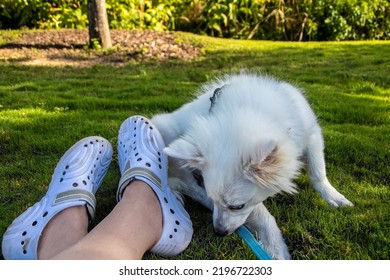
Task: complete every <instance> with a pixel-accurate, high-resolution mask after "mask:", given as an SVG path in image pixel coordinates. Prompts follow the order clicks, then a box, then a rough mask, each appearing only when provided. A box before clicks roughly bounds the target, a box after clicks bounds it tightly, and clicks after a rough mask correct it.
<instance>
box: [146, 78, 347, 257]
mask: <svg viewBox="0 0 390 280" xmlns="http://www.w3.org/2000/svg"><path fill="white" fill-rule="evenodd" d="M216 89H217V90H216ZM215 92H219V94H218V93H217V94H214V93H215ZM201 93H202V94H201V95H199V96H198V98H197V99H195V100H194V101H192V102H190V103H188V104H186V105H184V106H183V107H181V108H180V109H178V110H177V111H175V112H173V113H169V114H161V115H156V116H154V117H153V119H152V122H153V123H154V124H155V125H156V126H157V127H158V129H159V130H160V132H161V134H162V136H163V138H164V140H165V142H166V144H167V145H168V146H167V148H165V150H164V152H165V153H166V154H168V155H169V156H170V166H169V171H170V177H173V178H177V179H179V180H176V181H175V182H176V183H172V187H173V189H175V190H177V191H179V192H181V193H183V194H185V195H188V196H190V197H192V198H193V199H195V200H197V201H199V202H200V203H202V204H203V205H205V206H206V207H208V208H210V209H211V210H212V211H213V226H214V230H215V232H216V233H218V234H219V235H226V234H230V233H232V232H233V231H234V230H236V229H237V228H238V227H239V226H241V225H242V224H245V225H246V226H247V227H249V228H250V229H251V230H252V231H253V232H254V233H255V234H256V235H257V237H258V238H259V241H260V242H261V243H262V244H263V246H264V247H265V249H266V250H267V251H268V252H269V253H270V254H271V255H272V256H273V257H274V258H278V259H289V258H290V254H289V252H288V249H287V246H286V244H285V242H284V240H283V237H282V235H281V232H280V230H279V229H278V227H277V225H276V222H275V219H274V218H273V216H272V215H271V214H270V213H269V212H268V210H267V209H266V208H265V206H264V205H263V203H262V202H263V201H264V200H265V199H267V198H268V197H270V196H273V195H275V194H277V193H281V192H285V193H294V192H296V186H295V184H294V178H296V176H297V175H298V174H299V172H300V170H301V167H302V165H303V161H305V163H306V167H307V170H308V173H309V177H310V180H311V183H312V185H313V187H314V189H315V190H316V191H318V192H319V193H320V194H321V196H322V197H323V198H324V199H325V200H326V201H327V202H328V203H329V204H330V205H332V206H334V207H338V206H342V205H352V203H351V202H349V201H348V200H347V199H346V198H345V197H344V196H343V195H342V194H340V193H339V192H338V191H337V190H336V189H335V188H333V187H332V186H331V184H330V183H329V181H328V179H327V177H326V172H325V162H324V154H323V149H324V146H323V138H322V134H321V129H320V127H319V125H318V123H317V120H316V117H315V115H314V113H313V111H312V110H311V109H310V106H309V104H308V103H307V101H306V99H305V98H304V97H303V95H302V93H301V92H300V91H299V90H298V89H297V88H295V87H293V86H292V85H290V84H288V83H285V82H280V81H277V80H275V79H273V78H269V77H264V76H259V75H255V74H250V73H246V72H242V73H240V74H236V75H232V76H225V77H224V78H222V79H219V80H216V81H214V82H212V83H210V84H208V85H206V86H205V87H203V89H202V92H201ZM213 95H214V101H213V102H211V101H210V97H212V96H213ZM194 170H198V171H200V172H201V175H202V177H203V182H204V188H202V187H200V186H199V184H198V181H197V180H196V179H195V177H194V176H193V171H194ZM178 182H179V183H178Z"/></svg>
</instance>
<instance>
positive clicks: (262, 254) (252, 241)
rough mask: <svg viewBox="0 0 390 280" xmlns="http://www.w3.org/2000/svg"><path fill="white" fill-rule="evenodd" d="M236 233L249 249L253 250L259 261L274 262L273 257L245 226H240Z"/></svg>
mask: <svg viewBox="0 0 390 280" xmlns="http://www.w3.org/2000/svg"><path fill="white" fill-rule="evenodd" d="M236 233H237V234H238V236H239V237H241V238H242V239H243V240H244V241H245V243H246V244H247V245H248V246H249V248H251V250H252V251H253V253H255V255H256V257H257V258H258V259H259V260H272V258H271V256H270V255H269V254H268V253H267V251H265V250H264V248H263V247H262V246H261V245H260V244H259V242H258V241H257V240H256V238H255V237H254V236H253V234H252V233H251V232H250V231H249V230H248V229H247V228H246V227H245V226H240V227H239V228H238V229H236Z"/></svg>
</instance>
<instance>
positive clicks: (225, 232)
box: [214, 227, 229, 236]
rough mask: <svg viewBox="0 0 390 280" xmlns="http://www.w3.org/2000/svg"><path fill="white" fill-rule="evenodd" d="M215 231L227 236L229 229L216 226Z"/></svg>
mask: <svg viewBox="0 0 390 280" xmlns="http://www.w3.org/2000/svg"><path fill="white" fill-rule="evenodd" d="M214 232H215V233H216V234H217V235H219V236H226V235H228V233H229V231H227V230H226V229H218V228H215V227H214Z"/></svg>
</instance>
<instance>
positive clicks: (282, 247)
mask: <svg viewBox="0 0 390 280" xmlns="http://www.w3.org/2000/svg"><path fill="white" fill-rule="evenodd" d="M259 242H260V244H263V247H264V249H265V250H266V251H267V252H268V254H269V255H270V256H271V257H272V259H274V260H275V259H276V260H291V255H290V253H289V251H288V248H287V245H286V243H285V242H284V240H282V241H281V242H280V241H278V242H274V243H273V244H264V243H265V242H263V241H261V240H259Z"/></svg>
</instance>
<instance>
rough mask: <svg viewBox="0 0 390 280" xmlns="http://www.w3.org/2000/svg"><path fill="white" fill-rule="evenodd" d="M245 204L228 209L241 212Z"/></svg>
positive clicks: (231, 206)
mask: <svg viewBox="0 0 390 280" xmlns="http://www.w3.org/2000/svg"><path fill="white" fill-rule="evenodd" d="M244 206H245V204H240V205H229V206H228V208H229V209H230V210H241V209H242V208H244Z"/></svg>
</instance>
